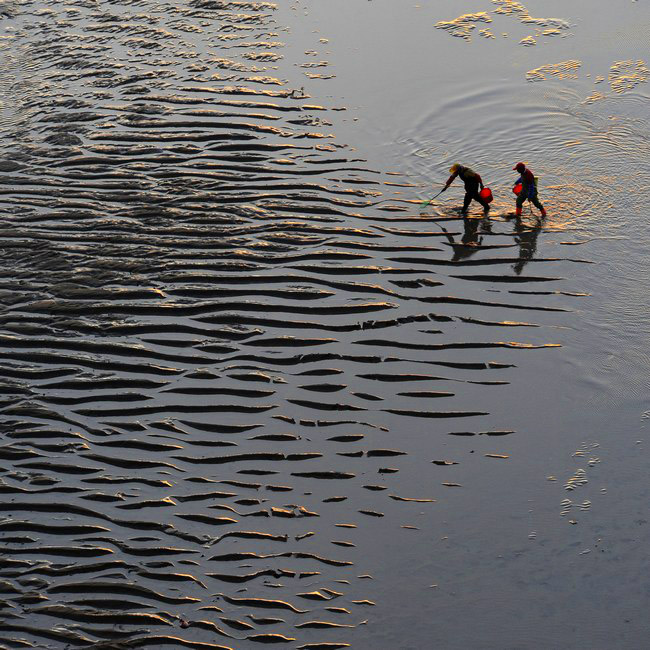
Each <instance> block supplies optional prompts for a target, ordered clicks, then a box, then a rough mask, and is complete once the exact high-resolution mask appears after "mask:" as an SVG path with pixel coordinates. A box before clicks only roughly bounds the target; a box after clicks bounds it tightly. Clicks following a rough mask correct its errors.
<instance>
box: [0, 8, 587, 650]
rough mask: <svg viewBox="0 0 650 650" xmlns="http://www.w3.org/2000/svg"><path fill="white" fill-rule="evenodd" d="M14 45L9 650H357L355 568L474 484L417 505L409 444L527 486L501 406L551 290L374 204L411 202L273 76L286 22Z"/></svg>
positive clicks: (2, 542) (72, 27)
mask: <svg viewBox="0 0 650 650" xmlns="http://www.w3.org/2000/svg"><path fill="white" fill-rule="evenodd" d="M6 20H8V21H13V24H14V27H15V30H14V31H13V32H12V34H13V35H12V36H11V37H10V38H9V40H8V41H6V42H4V43H3V45H2V47H4V48H7V47H9V48H14V51H15V52H23V53H25V59H24V60H29V61H30V62H31V63H30V65H29V66H28V69H26V70H25V77H24V79H23V81H22V82H21V83H20V84H15V83H14V84H13V85H12V84H11V83H10V84H9V86H10V87H11V92H13V93H15V97H14V101H15V102H16V110H15V112H14V113H13V115H12V119H11V120H10V121H7V122H3V123H2V129H3V134H4V135H5V138H4V139H3V149H2V160H1V162H0V166H1V176H0V181H1V182H2V204H3V208H4V209H3V214H2V216H1V217H0V236H1V237H2V247H1V249H0V264H1V269H2V279H1V280H0V306H1V308H2V309H1V312H0V327H1V330H0V366H1V371H0V372H1V377H0V381H1V382H2V389H3V390H2V398H1V400H0V431H1V433H2V445H1V446H0V456H1V457H2V461H3V462H2V467H1V468H0V489H1V490H2V492H3V497H4V498H3V518H2V520H0V553H1V557H0V580H1V581H2V591H3V594H2V598H1V599H0V600H1V603H2V607H3V615H2V618H1V619H0V632H1V634H0V636H2V639H3V641H2V642H0V645H1V646H2V647H17V645H20V646H21V647H34V648H66V647H73V646H74V647H78V648H93V649H100V648H105V649H108V648H111V649H112V650H116V649H122V648H124V649H126V648H137V647H154V648H165V647H186V648H197V649H198V648H248V647H256V646H257V645H259V644H265V643H273V644H278V645H280V646H285V647H291V648H302V649H305V650H306V649H312V650H329V649H333V648H344V647H348V646H349V645H350V643H349V634H351V633H352V632H353V631H354V630H355V629H356V628H357V627H358V626H366V625H368V626H370V625H378V624H379V623H380V621H379V620H378V617H377V615H376V614H374V615H373V611H375V610H376V609H379V607H376V605H380V603H375V601H373V600H371V599H370V598H369V597H368V593H367V591H368V587H367V585H368V583H369V582H370V581H371V580H372V577H373V576H372V575H371V574H372V571H373V566H372V565H371V564H370V563H369V562H368V560H367V558H366V556H365V553H364V544H365V541H364V540H367V539H369V538H380V537H382V536H386V535H387V534H395V531H399V532H400V533H402V532H403V533H404V534H416V533H414V532H413V531H414V530H415V531H416V529H417V526H414V525H413V524H414V523H415V521H416V519H417V516H418V515H417V513H419V512H420V511H421V510H423V509H434V508H435V507H436V503H437V502H439V500H440V499H441V498H445V496H446V490H447V488H449V487H460V486H461V485H462V480H460V479H461V477H462V468H463V464H462V463H459V462H458V461H456V460H454V459H453V458H445V459H441V457H440V454H441V453H442V452H436V450H435V449H433V448H432V452H431V455H430V456H429V457H426V458H422V459H421V467H422V468H424V469H423V470H422V474H423V476H425V477H426V478H425V479H423V481H422V489H421V490H418V491H417V492H402V491H401V490H400V487H401V484H400V482H399V476H400V474H399V472H400V470H401V469H402V468H403V467H404V462H405V459H406V458H409V457H411V456H413V455H414V454H413V451H412V443H411V441H410V434H411V433H412V432H413V431H414V430H419V429H417V428H418V427H421V428H425V429H422V430H426V431H427V432H428V433H429V434H430V437H431V439H432V445H435V444H436V441H440V440H441V439H444V440H456V441H458V443H457V444H458V446H457V447H450V449H454V448H459V449H464V448H466V438H467V437H474V436H476V438H474V440H476V439H478V440H489V441H490V453H487V454H485V456H486V459H485V461H484V462H508V460H507V459H508V453H507V451H508V450H507V444H505V443H504V441H506V440H507V439H508V436H511V435H516V432H515V431H511V430H510V429H508V428H507V423H505V424H504V423H499V422H493V421H492V420H490V414H489V410H486V409H485V408H484V406H483V404H484V403H485V400H484V399H479V396H480V395H485V394H487V392H488V391H490V395H496V391H499V390H502V389H503V387H505V386H507V385H508V383H509V381H510V380H511V377H512V372H514V371H515V370H516V365H517V364H518V363H525V358H526V355H531V354H553V349H552V348H553V347H554V346H556V345H557V342H556V341H555V340H553V339H552V338H549V339H548V340H546V339H545V338H544V336H545V334H549V332H550V330H548V329H547V328H546V325H548V324H550V323H552V322H553V318H554V317H555V315H556V314H557V312H558V311H562V308H560V307H558V304H557V303H556V302H555V301H554V295H555V294H554V291H556V290H559V288H560V287H561V288H563V289H567V286H566V284H565V282H564V280H563V278H561V277H558V276H557V269H554V268H553V264H554V262H556V261H557V259H556V258H539V257H535V251H536V240H537V237H538V236H539V233H540V229H539V228H536V227H535V226H534V224H533V225H531V226H530V227H529V228H520V229H519V230H518V231H513V230H512V228H511V227H510V226H509V225H508V224H504V223H503V222H501V223H498V224H497V225H496V226H495V227H494V230H492V229H491V228H490V226H489V224H487V223H484V222H481V223H480V224H479V222H478V221H471V222H467V223H466V224H465V228H469V231H468V232H462V230H463V224H462V223H461V222H460V221H458V220H453V221H450V220H449V219H448V218H446V217H439V218H438V217H429V218H428V221H425V222H424V223H423V219H422V217H420V216H419V215H417V214H415V207H414V206H413V205H411V204H410V203H409V202H408V201H404V200H403V199H400V200H397V198H396V199H395V200H394V201H389V202H388V203H382V204H379V203H377V196H378V195H380V196H381V195H383V194H382V193H381V192H380V191H378V188H380V189H381V190H385V191H389V192H390V191H392V189H391V187H392V186H394V185H395V177H393V176H388V177H387V178H388V180H384V179H385V178H386V176H385V175H384V174H382V173H380V172H379V171H377V170H371V169H368V168H367V166H366V165H365V163H364V161H363V160H360V159H355V158H351V157H350V156H349V155H348V153H347V152H346V148H345V146H343V145H340V144H338V145H336V144H334V143H335V140H334V138H333V137H332V134H331V133H330V129H331V128H333V127H332V126H331V125H329V124H325V122H326V121H327V120H326V118H325V117H324V116H326V115H327V114H328V111H329V110H330V109H331V108H336V107H333V106H327V105H324V106H321V105H320V104H319V103H318V98H310V97H309V96H308V93H306V92H304V90H302V89H300V88H295V87H291V86H290V84H289V82H288V81H287V80H285V79H284V76H283V74H282V70H281V69H274V68H273V66H275V65H278V66H279V65H280V64H281V63H282V41H283V39H284V38H285V37H286V38H289V35H287V34H285V33H284V32H283V31H282V29H281V28H282V26H281V25H278V24H276V22H275V18H274V5H273V4H272V3H267V2H243V1H242V2H238V1H232V2H228V1H216V0H192V1H190V2H188V3H183V4H181V5H178V4H171V3H170V4H166V3H153V2H151V3H149V2H135V1H134V2H119V3H118V2H110V1H109V2H102V3H88V2H83V1H81V0H78V1H73V2H69V3H67V4H66V5H65V6H61V5H60V3H56V2H36V1H31V2H30V1H27V2H24V3H21V5H20V9H19V11H17V13H16V14H15V15H13V16H11V17H10V18H7V19H6ZM279 34H282V36H279ZM16 61H17V63H16V65H20V57H18V56H17V57H16ZM287 66H290V63H287ZM5 85H6V84H5ZM4 92H9V91H4ZM2 100H3V102H6V97H5V96H3V97H2ZM414 203H415V204H417V203H418V202H417V201H414ZM468 224H469V225H468ZM570 253H571V251H570ZM568 259H573V258H571V257H570V255H569V257H568ZM575 261H576V263H580V259H579V257H578V256H576V258H575ZM533 267H534V268H533ZM547 269H548V270H547ZM492 281H495V282H499V283H500V285H501V286H502V287H503V289H501V290H500V291H498V292H496V293H495V292H494V291H493V292H490V293H487V292H486V291H485V285H486V283H489V282H492ZM452 282H453V283H455V284H454V285H453V286H455V287H458V286H462V287H463V289H462V290H461V291H459V292H458V293H453V292H452V293H450V291H452V290H451V289H450V285H451V283H452ZM465 287H466V288H465ZM521 287H533V288H534V287H542V288H543V290H541V291H538V292H535V291H534V289H532V288H531V289H530V290H528V289H527V290H525V291H524V290H521ZM548 287H553V288H552V289H547V288H548ZM518 288H519V289H518ZM556 288H557V289H556ZM568 288H569V289H570V288H571V287H568ZM574 295H575V294H574ZM576 299H577V298H576ZM478 308H480V309H481V314H482V316H481V317H479V315H478V314H477V311H476V310H477V309H478ZM549 336H551V334H549ZM495 398H496V397H495ZM477 399H478V400H479V401H480V405H478V406H477V405H476V404H475V401H476V400H477ZM474 423H475V424H474ZM448 436H452V438H449V437H448ZM494 459H500V460H494ZM428 512H429V510H427V513H428ZM416 532H417V531H416ZM373 616H374V618H373Z"/></svg>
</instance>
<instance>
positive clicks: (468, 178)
mask: <svg viewBox="0 0 650 650" xmlns="http://www.w3.org/2000/svg"><path fill="white" fill-rule="evenodd" d="M449 171H450V172H451V176H450V177H449V178H448V179H447V182H446V183H445V186H444V188H443V190H442V191H443V192H444V191H445V190H446V189H447V188H448V187H449V186H450V185H451V184H452V183H453V181H454V179H455V178H456V176H460V178H461V180H462V181H463V183H465V200H464V201H463V209H462V210H461V212H460V213H461V214H462V215H463V216H466V215H467V209H468V208H469V204H470V203H471V202H472V199H474V201H477V202H478V203H480V204H481V205H482V206H483V214H484V215H485V216H487V214H488V212H489V211H490V206H489V205H488V204H487V202H486V201H484V200H483V199H482V198H481V196H480V194H479V187H480V188H481V189H483V187H484V186H483V179H482V178H481V177H480V176H479V174H477V173H476V172H475V171H474V170H473V169H470V168H469V167H465V166H463V165H459V164H458V163H455V164H453V165H452V166H451V167H450V168H449Z"/></svg>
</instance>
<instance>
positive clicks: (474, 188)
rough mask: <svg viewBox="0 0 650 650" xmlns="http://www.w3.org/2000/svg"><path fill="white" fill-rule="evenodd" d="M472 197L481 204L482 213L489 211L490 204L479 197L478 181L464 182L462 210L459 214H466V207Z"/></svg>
mask: <svg viewBox="0 0 650 650" xmlns="http://www.w3.org/2000/svg"><path fill="white" fill-rule="evenodd" d="M472 199H474V201H476V202H477V203H480V204H481V205H482V206H483V214H487V213H488V212H489V211H490V206H489V205H488V204H487V203H486V202H485V201H484V200H483V199H482V198H481V197H480V195H479V193H478V181H477V182H475V183H472V182H469V183H467V182H466V183H465V200H464V201H463V210H462V212H461V214H463V215H466V214H467V209H468V208H469V204H470V203H471V202H472Z"/></svg>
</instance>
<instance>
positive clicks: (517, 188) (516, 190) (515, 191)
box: [512, 183, 521, 196]
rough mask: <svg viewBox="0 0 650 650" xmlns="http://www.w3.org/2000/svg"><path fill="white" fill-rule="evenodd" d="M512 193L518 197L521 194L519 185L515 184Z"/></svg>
mask: <svg viewBox="0 0 650 650" xmlns="http://www.w3.org/2000/svg"><path fill="white" fill-rule="evenodd" d="M512 191H513V192H514V193H515V194H516V195H517V196H519V195H520V194H521V183H517V184H516V185H515V186H514V187H513V188H512Z"/></svg>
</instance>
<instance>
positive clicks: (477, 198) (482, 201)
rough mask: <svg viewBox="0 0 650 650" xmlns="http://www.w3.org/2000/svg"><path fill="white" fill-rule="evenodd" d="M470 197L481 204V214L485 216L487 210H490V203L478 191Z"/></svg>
mask: <svg viewBox="0 0 650 650" xmlns="http://www.w3.org/2000/svg"><path fill="white" fill-rule="evenodd" d="M472 198H473V199H474V200H475V201H476V202H477V203H480V204H481V205H482V206H483V216H484V217H487V215H488V212H490V204H489V203H488V202H487V201H486V200H485V199H483V198H482V197H481V195H480V194H479V193H478V192H477V193H476V194H475V195H474V196H473V197H472Z"/></svg>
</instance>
